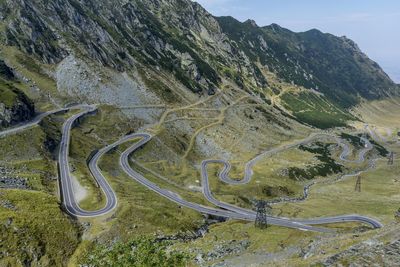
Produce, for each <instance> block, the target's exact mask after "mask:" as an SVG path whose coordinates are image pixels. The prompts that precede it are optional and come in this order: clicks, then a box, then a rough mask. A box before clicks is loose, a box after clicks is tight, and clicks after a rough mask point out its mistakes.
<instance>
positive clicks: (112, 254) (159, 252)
mask: <svg viewBox="0 0 400 267" xmlns="http://www.w3.org/2000/svg"><path fill="white" fill-rule="evenodd" d="M170 245H171V242H169V241H157V240H154V239H151V238H148V237H141V238H137V239H134V240H131V241H129V242H126V243H123V242H117V243H114V244H112V245H93V248H92V249H90V252H88V253H87V254H86V255H85V256H84V258H83V259H82V260H81V264H83V265H88V266H93V267H97V266H98V267H101V266H110V267H111V266H115V267H119V266H138V267H139V266H143V267H144V266H149V267H150V266H157V267H170V266H174V267H184V266H187V261H188V258H189V257H188V255H187V254H185V253H182V252H177V251H174V250H170V249H169V247H170Z"/></svg>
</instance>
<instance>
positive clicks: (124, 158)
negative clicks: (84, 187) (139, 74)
mask: <svg viewBox="0 0 400 267" xmlns="http://www.w3.org/2000/svg"><path fill="white" fill-rule="evenodd" d="M70 109H81V110H82V111H81V112H79V113H77V114H75V115H73V116H71V117H70V118H69V119H67V120H66V121H65V123H64V124H63V128H62V140H61V143H60V150H59V158H58V166H59V176H60V186H61V190H60V193H61V196H62V202H63V206H64V207H65V210H66V212H68V213H69V214H70V215H72V216H76V217H94V216H101V215H104V214H107V213H109V212H110V211H112V210H113V209H114V208H115V207H116V206H117V197H116V194H115V192H114V191H113V189H112V187H111V186H110V184H109V183H108V182H107V180H106V178H105V177H104V176H103V175H102V173H101V170H100V169H99V167H98V161H99V160H100V159H101V157H102V156H103V155H104V154H105V153H107V152H109V151H110V150H112V149H113V148H115V147H117V146H119V145H121V144H123V143H125V142H128V141H131V140H133V139H138V138H140V141H138V142H136V143H135V144H133V145H132V146H130V147H129V148H128V149H127V150H125V151H124V152H123V153H122V154H121V157H120V165H121V168H122V169H123V170H124V172H125V173H126V174H127V175H129V177H131V178H132V179H134V180H135V181H136V182H138V183H140V184H142V185H143V186H145V187H146V188H148V189H149V190H151V191H153V192H155V193H157V194H159V195H160V196H162V197H165V198H167V199H169V200H170V201H172V202H175V203H176V204H178V205H180V206H183V207H186V208H190V209H193V210H196V211H198V212H201V213H204V214H209V215H213V216H219V217H225V218H229V219H237V220H245V221H254V220H255V217H256V213H255V212H254V211H252V210H248V209H244V208H241V207H237V206H234V205H231V204H228V203H224V202H221V201H218V200H217V199H216V198H214V196H213V195H212V193H211V190H210V187H209V181H208V174H207V165H208V164H210V163H220V164H223V165H224V169H223V170H222V171H221V173H220V174H219V177H220V179H221V180H222V181H224V182H227V183H230V184H246V183H248V182H250V180H251V177H252V175H253V171H252V167H253V166H254V164H255V163H256V162H257V161H258V160H260V159H261V158H262V157H264V156H266V155H272V154H275V153H278V152H280V151H283V150H285V149H288V148H292V147H296V146H298V145H300V144H304V143H308V142H310V141H312V140H313V139H315V138H319V137H320V136H327V135H328V134H325V133H322V134H312V135H310V136H309V137H308V138H306V139H304V140H301V141H298V142H295V143H293V144H290V145H286V146H283V147H280V148H275V149H272V150H269V151H266V152H264V153H262V154H260V155H259V156H257V157H255V158H254V159H252V160H251V161H249V162H248V163H247V164H246V169H245V177H244V178H243V179H242V180H234V179H231V178H229V177H228V173H229V171H230V169H231V165H230V163H229V162H226V161H223V160H205V161H203V162H202V166H201V174H202V188H203V194H204V196H205V198H206V199H207V200H208V201H209V202H211V203H212V204H214V205H215V206H217V207H218V208H213V207H207V206H203V205H200V204H197V203H193V202H189V201H187V200H184V199H183V198H182V197H180V196H179V194H176V193H174V192H171V191H169V190H166V189H163V188H161V187H159V186H158V185H156V184H154V183H153V182H151V181H149V180H148V179H146V178H145V177H144V176H143V175H141V174H140V173H138V172H137V171H135V170H134V169H133V168H132V167H131V166H130V164H129V157H130V155H131V154H132V153H134V152H135V151H136V150H138V149H139V148H140V147H142V146H144V145H145V144H146V143H148V142H149V141H150V140H151V139H152V136H151V135H150V134H148V133H135V134H130V135H127V136H124V137H123V138H121V139H120V140H118V141H117V142H115V143H113V144H111V145H108V146H106V147H104V148H103V149H101V150H99V151H98V152H97V153H96V154H95V155H94V156H93V157H92V159H91V160H90V162H89V169H90V172H91V174H92V175H93V177H94V179H95V180H96V181H97V183H98V185H99V187H100V188H101V189H102V191H103V192H104V195H105V197H106V204H105V206H104V207H103V208H101V209H99V210H95V211H87V210H84V209H82V208H80V207H79V204H78V203H77V201H76V198H75V195H74V189H73V185H72V177H71V171H70V164H69V160H68V158H69V156H68V155H69V147H70V138H71V129H72V127H73V125H74V123H75V121H76V120H77V119H79V118H80V117H82V116H84V115H87V114H89V113H91V112H93V111H95V110H96V106H88V105H78V106H73V107H70V108H63V109H58V110H54V111H49V112H46V113H43V114H40V115H38V116H37V117H36V118H35V119H34V120H32V121H31V122H28V123H26V124H24V125H20V126H18V127H14V128H11V129H9V130H5V131H3V132H0V137H2V136H6V135H8V134H13V133H17V132H20V131H22V130H25V129H28V128H30V127H32V126H35V125H38V123H39V122H40V121H41V120H42V119H43V118H44V117H46V116H49V115H51V114H55V113H58V112H61V111H68V110H70ZM328 136H330V137H333V136H332V135H328ZM336 138H337V137H336ZM337 140H339V141H341V140H340V139H338V138H337ZM366 141H367V140H366ZM339 144H340V143H339ZM343 144H344V143H343ZM341 146H342V145H341ZM342 147H343V148H344V151H343V152H342V155H341V158H343V159H345V157H347V155H348V154H349V152H348V150H346V149H345V148H346V146H345V145H344V146H342ZM347 149H349V148H348V147H347ZM368 149H369V150H370V149H372V145H371V147H369V146H368V147H367V148H366V149H365V150H363V151H364V152H363V151H361V152H360V157H359V159H358V160H361V162H362V161H364V155H365V153H367V152H368V151H369V150H368ZM342 156H343V157H342ZM267 220H268V223H269V224H271V225H278V226H284V227H289V228H295V229H299V230H304V231H316V232H332V231H333V230H332V229H327V228H321V227H315V226H313V225H321V224H330V223H338V222H362V223H366V224H369V225H371V226H372V227H374V228H380V227H382V224H381V223H379V222H378V221H376V220H374V219H371V218H368V217H365V216H361V215H343V216H336V217H324V218H315V219H304V220H302V219H295V220H294V219H288V218H279V217H274V216H268V218H267Z"/></svg>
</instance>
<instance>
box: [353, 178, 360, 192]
mask: <svg viewBox="0 0 400 267" xmlns="http://www.w3.org/2000/svg"><path fill="white" fill-rule="evenodd" d="M354 191H356V192H361V176H358V177H357V182H356V187H355V188H354Z"/></svg>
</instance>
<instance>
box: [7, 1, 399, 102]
mask: <svg viewBox="0 0 400 267" xmlns="http://www.w3.org/2000/svg"><path fill="white" fill-rule="evenodd" d="M0 13H1V15H2V17H3V24H5V28H6V30H5V34H4V36H3V40H5V43H6V44H7V45H13V46H17V47H19V49H21V50H22V51H24V52H26V53H28V54H31V55H34V56H35V57H36V58H38V59H40V60H41V61H43V62H45V63H59V62H60V61H62V60H63V59H64V58H65V57H66V56H67V55H68V54H71V53H73V54H78V55H82V56H85V57H88V58H90V59H91V60H95V61H97V62H100V63H101V64H102V65H104V66H109V67H112V68H114V69H116V70H118V71H124V70H127V69H132V68H135V67H137V68H139V67H141V66H142V65H144V66H145V67H146V68H151V69H153V70H154V71H156V72H160V71H162V72H166V73H168V74H169V75H172V76H173V77H175V78H176V79H177V80H178V81H179V82H180V83H182V84H183V85H184V86H185V87H186V88H188V89H190V90H191V91H192V92H196V93H207V92H211V93H212V92H214V91H215V89H216V87H218V86H220V85H221V82H222V80H221V79H229V80H232V81H233V82H235V83H236V84H238V85H239V86H240V87H242V88H244V89H246V90H248V91H250V92H252V93H254V94H257V93H259V91H260V88H266V89H268V82H267V80H268V79H267V77H266V76H265V75H263V68H266V69H267V70H269V71H271V72H273V73H276V75H277V76H278V77H279V78H280V79H283V80H284V81H286V82H288V83H294V84H297V85H300V86H303V87H305V88H308V89H316V90H318V91H320V92H322V93H324V94H325V95H326V96H327V97H328V98H329V99H331V100H333V101H335V102H337V103H340V105H341V106H342V107H346V108H347V107H349V106H352V105H355V104H357V103H358V102H359V97H363V98H366V99H376V98H380V97H385V96H387V95H388V94H393V93H396V92H398V90H395V84H394V83H393V82H392V81H391V80H390V79H389V77H388V76H387V75H386V74H385V73H384V72H383V71H382V69H381V68H380V67H379V66H378V65H377V64H376V63H375V62H373V61H371V60H370V59H368V58H367V57H366V56H365V55H364V54H363V53H362V52H361V51H360V50H359V48H358V47H357V45H356V44H355V43H354V42H352V41H351V40H349V39H347V38H345V37H340V38H339V37H335V36H333V35H330V34H323V33H321V32H319V31H318V30H311V31H308V32H304V33H293V32H291V31H289V30H286V29H283V28H281V27H279V26H278V25H271V26H267V27H258V26H257V25H255V23H253V22H252V21H246V22H244V23H240V22H238V21H237V20H235V19H233V18H231V17H221V18H214V17H212V16H211V15H210V14H209V13H207V11H205V10H204V9H203V8H202V7H201V6H200V5H198V4H197V3H193V2H191V1H183V0H173V1H166V0H146V1H139V0H132V1H122V0H120V1H113V2H111V1H85V2H78V1H76V0H57V1H51V2H48V1H41V0H35V1H26V0H17V1H5V2H3V4H2V5H1V8H0ZM182 14H185V15H182ZM258 63H260V64H261V66H259V65H258Z"/></svg>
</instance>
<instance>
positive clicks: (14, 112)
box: [0, 60, 35, 128]
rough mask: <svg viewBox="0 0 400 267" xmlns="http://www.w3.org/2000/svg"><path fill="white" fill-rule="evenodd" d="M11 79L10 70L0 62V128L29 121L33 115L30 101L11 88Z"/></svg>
mask: <svg viewBox="0 0 400 267" xmlns="http://www.w3.org/2000/svg"><path fill="white" fill-rule="evenodd" d="M13 79H14V74H13V72H12V71H11V69H10V68H9V67H8V66H7V65H6V64H5V63H4V62H3V61H1V60H0V128H5V127H9V126H11V125H14V124H18V123H20V122H23V121H26V120H29V119H31V118H32V117H33V116H34V115H35V108H34V105H33V103H32V101H31V100H30V99H28V97H27V96H26V95H25V94H24V93H22V92H21V91H20V90H18V89H17V88H15V87H14V86H12V84H11V82H12V80H13Z"/></svg>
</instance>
